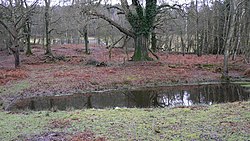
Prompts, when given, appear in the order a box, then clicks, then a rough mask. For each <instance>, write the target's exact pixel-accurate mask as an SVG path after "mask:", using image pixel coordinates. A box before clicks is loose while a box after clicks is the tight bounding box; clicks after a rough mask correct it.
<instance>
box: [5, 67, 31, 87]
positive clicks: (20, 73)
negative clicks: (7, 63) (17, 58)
mask: <svg viewBox="0 0 250 141" xmlns="http://www.w3.org/2000/svg"><path fill="white" fill-rule="evenodd" d="M26 77H27V73H26V71H24V70H21V69H8V70H4V69H3V70H0V85H3V84H6V83H7V82H9V81H12V80H20V79H24V78H26Z"/></svg>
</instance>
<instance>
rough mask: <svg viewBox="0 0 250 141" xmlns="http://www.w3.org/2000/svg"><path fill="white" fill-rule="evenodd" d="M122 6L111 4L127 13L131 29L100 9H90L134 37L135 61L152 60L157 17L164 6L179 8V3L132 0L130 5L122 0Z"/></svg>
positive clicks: (95, 14)
mask: <svg viewBox="0 0 250 141" xmlns="http://www.w3.org/2000/svg"><path fill="white" fill-rule="evenodd" d="M120 3H121V7H116V6H111V7H112V8H115V9H117V10H118V11H119V14H125V17H126V20H127V21H128V22H129V24H130V25H131V29H127V28H124V27H122V26H121V25H120V24H118V23H117V22H115V21H114V20H112V19H111V18H109V17H107V16H105V15H103V14H100V12H99V13H98V11H90V12H89V13H90V14H91V15H94V16H97V17H99V18H102V19H104V20H106V21H107V22H109V23H110V24H111V25H113V26H114V27H116V28H117V29H118V30H120V31H121V32H122V33H124V34H126V35H127V36H130V37H132V38H133V39H134V43H135V45H134V46H135V51H134V55H133V56H132V60H133V61H148V60H152V58H150V57H149V54H148V51H150V52H151V53H153V52H152V51H151V50H149V41H148V40H149V37H150V35H151V33H152V31H153V29H154V24H155V19H156V17H157V15H158V14H159V13H161V10H162V9H164V8H173V9H178V8H179V7H178V6H177V5H173V6H171V5H169V4H163V5H160V6H159V5H157V0H146V1H145V2H144V3H142V2H141V1H140V0H132V4H131V5H129V4H128V1H127V0H120Z"/></svg>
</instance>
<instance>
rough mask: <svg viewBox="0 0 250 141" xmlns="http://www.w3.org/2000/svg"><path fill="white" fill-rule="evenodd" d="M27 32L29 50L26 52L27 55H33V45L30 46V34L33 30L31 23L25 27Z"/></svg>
mask: <svg viewBox="0 0 250 141" xmlns="http://www.w3.org/2000/svg"><path fill="white" fill-rule="evenodd" d="M24 28H25V30H26V31H27V32H26V34H27V35H26V44H27V50H26V55H32V51H31V45H30V36H31V35H30V34H31V28H30V23H29V21H28V22H27V25H26V26H25V27H24Z"/></svg>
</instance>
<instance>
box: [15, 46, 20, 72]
mask: <svg viewBox="0 0 250 141" xmlns="http://www.w3.org/2000/svg"><path fill="white" fill-rule="evenodd" d="M19 55H20V54H19V45H18V46H16V47H15V52H14V57H15V68H18V67H20V58H19Z"/></svg>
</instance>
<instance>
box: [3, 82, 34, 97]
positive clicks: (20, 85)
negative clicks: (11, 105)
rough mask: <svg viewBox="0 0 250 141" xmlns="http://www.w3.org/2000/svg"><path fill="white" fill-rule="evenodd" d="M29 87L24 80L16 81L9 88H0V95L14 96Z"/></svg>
mask: <svg viewBox="0 0 250 141" xmlns="http://www.w3.org/2000/svg"><path fill="white" fill-rule="evenodd" d="M30 86H31V85H30V83H29V82H28V81H26V80H22V81H18V82H16V83H13V84H11V85H9V86H0V94H2V95H10V94H16V93H17V92H20V91H23V90H24V89H27V88H29V87H30Z"/></svg>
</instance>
